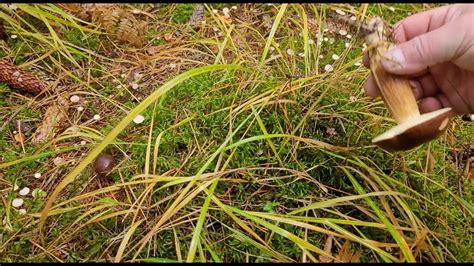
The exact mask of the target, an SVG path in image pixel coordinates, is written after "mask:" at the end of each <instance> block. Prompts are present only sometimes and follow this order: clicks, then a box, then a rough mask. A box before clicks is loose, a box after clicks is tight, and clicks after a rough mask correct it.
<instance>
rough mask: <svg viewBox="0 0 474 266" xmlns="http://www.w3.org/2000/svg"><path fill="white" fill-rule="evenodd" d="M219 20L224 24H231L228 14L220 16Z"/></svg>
mask: <svg viewBox="0 0 474 266" xmlns="http://www.w3.org/2000/svg"><path fill="white" fill-rule="evenodd" d="M220 18H221V21H222V22H224V23H225V24H231V23H232V19H231V18H230V16H221V17H220Z"/></svg>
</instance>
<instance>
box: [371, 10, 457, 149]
mask: <svg viewBox="0 0 474 266" xmlns="http://www.w3.org/2000/svg"><path fill="white" fill-rule="evenodd" d="M367 27H368V29H369V32H368V34H367V35H366V36H365V39H366V42H367V44H368V45H369V47H373V48H371V49H369V58H370V69H371V72H372V74H373V76H374V78H375V81H376V82H377V85H378V87H379V89H380V92H381V96H382V99H383V101H384V103H385V105H386V107H387V109H388V110H389V111H390V113H391V114H392V116H393V117H394V118H395V120H396V122H397V123H398V125H397V126H395V127H394V128H392V129H390V130H389V131H387V132H385V133H383V134H382V135H380V136H377V137H376V138H374V139H373V140H372V142H373V143H374V144H376V145H377V146H379V147H381V148H382V149H385V150H388V151H404V150H410V149H413V148H415V147H417V146H419V145H421V144H423V143H425V142H429V141H431V140H433V139H435V138H437V137H438V136H439V135H440V134H441V133H443V132H444V130H445V129H446V128H447V125H448V123H449V120H450V117H451V116H453V115H454V111H453V110H452V109H451V108H443V109H439V110H436V111H434V112H430V113H425V114H420V111H419V109H418V104H417V102H416V99H415V96H414V94H413V91H412V89H411V87H410V84H409V81H408V79H407V78H405V77H402V76H397V75H392V74H390V73H387V72H386V71H385V70H384V69H383V67H382V65H381V62H380V60H381V58H382V56H383V55H384V53H385V52H386V51H388V50H389V49H391V48H392V47H393V46H394V44H393V43H391V42H389V41H388V40H387V37H386V34H385V33H384V25H383V21H382V19H381V18H379V17H375V18H373V19H372V20H371V21H369V23H368V25H367Z"/></svg>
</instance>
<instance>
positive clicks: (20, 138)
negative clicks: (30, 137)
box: [13, 132, 25, 142]
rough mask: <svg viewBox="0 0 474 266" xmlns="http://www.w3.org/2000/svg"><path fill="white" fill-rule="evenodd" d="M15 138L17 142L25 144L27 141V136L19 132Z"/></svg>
mask: <svg viewBox="0 0 474 266" xmlns="http://www.w3.org/2000/svg"><path fill="white" fill-rule="evenodd" d="M13 138H14V139H15V141H16V142H24V141H25V134H23V133H21V132H18V133H16V134H15V135H14V136H13Z"/></svg>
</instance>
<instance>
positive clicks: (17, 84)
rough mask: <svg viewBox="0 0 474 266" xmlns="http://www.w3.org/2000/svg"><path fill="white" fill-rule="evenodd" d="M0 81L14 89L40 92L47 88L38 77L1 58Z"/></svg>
mask: <svg viewBox="0 0 474 266" xmlns="http://www.w3.org/2000/svg"><path fill="white" fill-rule="evenodd" d="M0 82H5V83H7V84H8V85H9V86H10V87H12V88H14V89H17V90H20V91H23V92H29V93H34V94H38V93H40V92H41V91H43V89H44V88H45V85H44V83H43V82H42V81H41V80H39V79H38V78H37V77H35V76H33V75H32V74H30V73H28V72H27V71H25V70H23V69H21V68H19V67H18V66H15V65H14V64H12V63H10V62H8V61H7V60H5V59H2V60H0Z"/></svg>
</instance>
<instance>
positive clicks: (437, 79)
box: [363, 4, 474, 114]
mask: <svg viewBox="0 0 474 266" xmlns="http://www.w3.org/2000/svg"><path fill="white" fill-rule="evenodd" d="M393 38H394V41H395V43H396V44H397V45H396V47H395V48H393V49H392V50H390V51H388V52H387V53H386V54H385V56H384V57H385V58H386V59H382V61H381V63H382V66H383V67H384V69H385V70H386V71H388V72H390V73H392V74H397V75H406V76H407V77H409V78H410V85H411V86H412V88H413V93H414V94H415V98H416V99H417V100H418V105H419V108H420V112H421V113H427V112H432V111H435V110H438V109H441V108H445V107H451V108H453V110H454V111H455V112H456V113H459V114H467V113H474V4H459V5H449V6H444V7H439V8H435V9H432V10H428V11H425V12H421V13H418V14H415V15H412V16H410V17H408V18H405V19H403V20H402V21H400V22H398V23H397V24H396V25H395V27H394V31H393ZM363 59H364V60H363V61H364V65H365V66H366V67H369V57H368V54H367V53H365V54H364V58H363ZM364 89H365V93H366V94H367V95H369V96H372V97H377V96H379V95H380V91H379V88H378V86H377V83H376V81H375V79H374V77H373V76H372V75H371V76H369V78H368V79H367V81H366V83H365V85H364Z"/></svg>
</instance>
